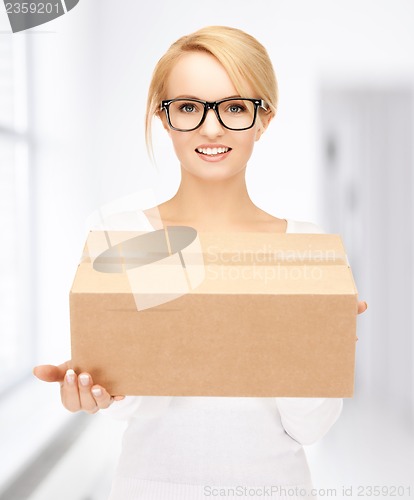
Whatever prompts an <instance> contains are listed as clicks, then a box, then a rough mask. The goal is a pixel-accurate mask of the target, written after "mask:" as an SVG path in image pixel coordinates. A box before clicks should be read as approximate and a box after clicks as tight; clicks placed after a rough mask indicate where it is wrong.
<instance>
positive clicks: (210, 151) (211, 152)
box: [196, 148, 231, 156]
mask: <svg viewBox="0 0 414 500" xmlns="http://www.w3.org/2000/svg"><path fill="white" fill-rule="evenodd" d="M196 151H197V153H200V154H203V155H207V156H217V155H221V154H224V153H227V152H228V151H231V148H196Z"/></svg>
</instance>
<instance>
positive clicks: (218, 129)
mask: <svg viewBox="0 0 414 500" xmlns="http://www.w3.org/2000/svg"><path fill="white" fill-rule="evenodd" d="M199 130H200V134H201V135H205V136H207V137H217V136H220V135H223V134H224V127H223V126H222V125H221V123H220V122H219V121H218V118H217V115H216V113H215V111H214V109H209V110H208V111H207V115H206V118H205V120H204V122H203V123H202V124H201V126H200V129H199Z"/></svg>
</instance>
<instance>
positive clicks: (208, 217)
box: [166, 169, 259, 230]
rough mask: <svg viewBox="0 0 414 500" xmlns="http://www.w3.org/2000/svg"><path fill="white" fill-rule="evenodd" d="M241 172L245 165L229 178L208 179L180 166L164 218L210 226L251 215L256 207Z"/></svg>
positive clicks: (235, 223)
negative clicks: (176, 188) (176, 183)
mask: <svg viewBox="0 0 414 500" xmlns="http://www.w3.org/2000/svg"><path fill="white" fill-rule="evenodd" d="M244 173H245V169H243V170H242V171H240V172H238V173H237V174H235V175H234V176H232V177H230V178H226V179H224V180H217V179H214V180H212V181H209V180H206V179H200V178H199V177H196V176H194V175H192V174H191V173H189V172H188V171H183V169H182V176H181V183H180V186H179V188H178V190H177V193H176V194H175V195H174V197H173V198H171V200H169V202H168V205H169V207H168V215H167V217H166V218H167V219H170V220H175V221H180V222H182V223H183V224H188V225H191V224H192V225H194V226H195V227H197V226H198V227H203V228H206V229H209V230H210V229H212V230H213V229H220V228H223V227H229V226H232V225H238V224H243V222H244V221H246V220H249V219H252V218H253V217H254V215H257V213H258V211H259V209H258V207H256V205H254V203H253V202H252V200H251V199H250V197H249V194H248V192H247V187H246V181H245V175H244Z"/></svg>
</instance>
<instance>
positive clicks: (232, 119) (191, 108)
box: [161, 97, 268, 132]
mask: <svg viewBox="0 0 414 500" xmlns="http://www.w3.org/2000/svg"><path fill="white" fill-rule="evenodd" d="M259 107H260V108H262V109H264V110H265V111H267V110H268V108H267V107H266V104H265V102H264V101H263V99H251V98H248V97H236V98H235V97H228V98H226V99H221V100H220V101H215V102H208V101H202V100H200V99H186V98H181V97H180V98H177V99H168V100H165V101H162V102H161V110H163V109H164V110H165V114H166V116H167V121H168V125H169V126H170V127H171V128H172V129H173V130H178V131H179V132H191V131H192V130H195V129H196V128H198V127H200V125H201V124H202V123H203V122H204V120H205V119H206V116H207V113H208V110H209V109H213V110H214V112H215V113H216V116H217V119H218V121H219V122H220V123H221V125H223V127H225V128H227V129H229V130H248V129H249V128H252V127H253V125H254V123H255V121H256V116H257V110H258V108H259Z"/></svg>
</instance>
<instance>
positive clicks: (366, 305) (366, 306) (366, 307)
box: [364, 300, 368, 309]
mask: <svg viewBox="0 0 414 500" xmlns="http://www.w3.org/2000/svg"><path fill="white" fill-rule="evenodd" d="M364 304H365V309H368V304H367V303H366V302H365V300H364Z"/></svg>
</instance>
